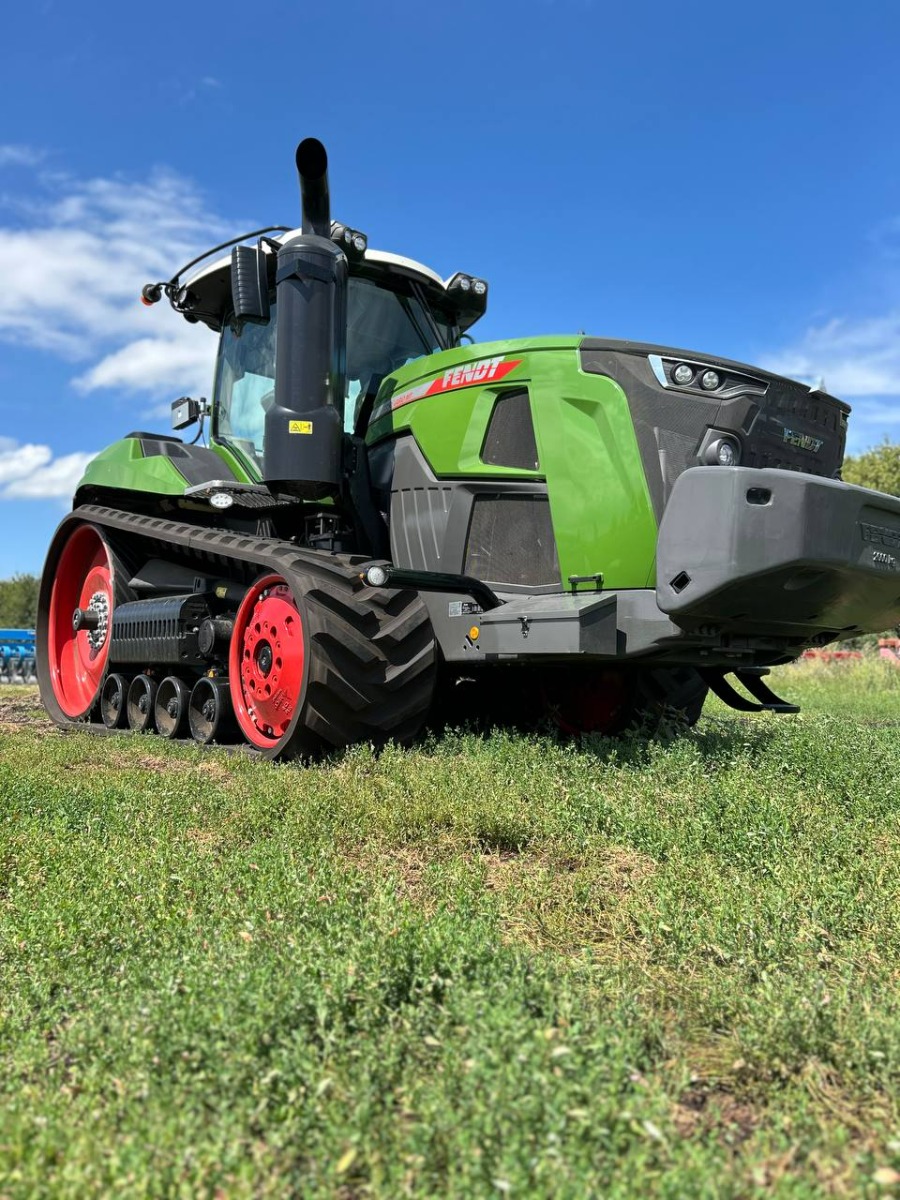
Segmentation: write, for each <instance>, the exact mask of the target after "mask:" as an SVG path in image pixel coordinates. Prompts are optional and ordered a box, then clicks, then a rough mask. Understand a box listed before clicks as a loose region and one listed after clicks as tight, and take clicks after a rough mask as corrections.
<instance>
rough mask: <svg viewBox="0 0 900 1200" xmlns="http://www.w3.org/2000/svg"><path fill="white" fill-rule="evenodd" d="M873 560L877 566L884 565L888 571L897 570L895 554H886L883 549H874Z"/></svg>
mask: <svg viewBox="0 0 900 1200" xmlns="http://www.w3.org/2000/svg"><path fill="white" fill-rule="evenodd" d="M872 562H873V563H874V564H875V566H876V567H884V568H885V570H887V571H896V570H897V560H896V558H894V556H893V554H885V552H884V551H883V550H873V551H872Z"/></svg>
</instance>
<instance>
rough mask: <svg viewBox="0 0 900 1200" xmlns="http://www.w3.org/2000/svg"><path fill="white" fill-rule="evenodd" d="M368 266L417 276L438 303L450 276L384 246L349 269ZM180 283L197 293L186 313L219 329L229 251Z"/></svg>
mask: <svg viewBox="0 0 900 1200" xmlns="http://www.w3.org/2000/svg"><path fill="white" fill-rule="evenodd" d="M302 232H303V230H302V229H291V230H288V231H287V232H286V233H281V234H279V235H278V236H277V237H273V238H271V239H267V240H266V241H264V242H263V243H262V245H263V250H264V252H265V253H269V254H271V253H273V251H272V250H271V248H270V247H269V245H268V244H267V243H268V241H269V240H271V241H273V242H278V243H279V244H281V243H284V242H287V241H290V240H291V238H295V237H299V235H300V234H301V233H302ZM367 267H368V268H372V269H374V271H375V272H377V273H378V274H386V275H396V276H401V277H405V278H408V279H409V278H411V279H415V280H417V281H418V282H419V283H420V284H421V285H422V286H423V287H424V288H425V289H426V291H427V293H428V294H429V297H430V298H431V299H433V300H436V301H437V302H438V303H440V302H441V301H442V300H443V299H444V298H445V297H446V296H447V285H448V283H449V282H450V279H451V278H452V276H450V277H448V278H447V279H446V280H444V279H441V277H440V275H438V273H437V272H436V271H432V269H431V268H430V267H426V266H425V265H424V263H420V262H416V261H415V260H414V259H412V258H405V257H404V256H403V255H401V254H391V253H389V252H388V251H386V250H370V249H368V248H367V249H366V252H365V254H364V255H363V257H362V259H360V260H357V261H356V262H352V263H351V264H350V273H351V274H363V273H367V272H366V271H365V268H367ZM183 286H184V287H186V288H188V289H189V290H190V291H192V292H193V293H194V294H195V295H196V296H197V304H196V306H195V307H194V308H193V309H192V311H191V312H190V314H188V315H189V316H190V317H194V318H196V319H197V320H199V321H202V322H203V323H204V325H208V326H209V328H210V329H215V330H219V329H221V328H222V323H223V321H224V319H225V314H226V313H227V312H228V310H229V308H230V307H231V255H230V254H227V255H225V256H224V257H222V258H218V259H216V260H215V261H214V262H212V263H209V264H208V265H206V266H203V267H201V268H200V269H199V270H198V271H195V272H194V274H193V275H191V276H189V277H188V278H187V279H185V280H184V282H183ZM448 307H449V308H450V309H454V310H455V308H456V305H455V304H449V305H448ZM477 319H478V318H477V317H475V316H473V317H472V318H471V319H468V320H467V319H466V318H465V317H463V318H461V319H460V322H459V325H460V329H467V328H468V327H469V326H470V325H474V323H475V321H476V320H477Z"/></svg>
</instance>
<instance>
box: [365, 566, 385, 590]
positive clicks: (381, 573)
mask: <svg viewBox="0 0 900 1200" xmlns="http://www.w3.org/2000/svg"><path fill="white" fill-rule="evenodd" d="M362 580H363V583H366V584H368V585H369V587H384V585H385V584H386V583H387V581H388V573H387V570H386V569H385V568H384V567H380V566H379V565H378V564H377V563H375V564H374V565H373V566H371V567H366V569H365V571H363V573H362Z"/></svg>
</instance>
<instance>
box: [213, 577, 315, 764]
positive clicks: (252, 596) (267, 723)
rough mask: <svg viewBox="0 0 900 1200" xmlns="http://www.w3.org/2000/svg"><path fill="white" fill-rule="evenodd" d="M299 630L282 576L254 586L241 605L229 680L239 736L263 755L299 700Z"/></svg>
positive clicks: (280, 733) (277, 739) (287, 723)
mask: <svg viewBox="0 0 900 1200" xmlns="http://www.w3.org/2000/svg"><path fill="white" fill-rule="evenodd" d="M303 661H304V646H303V627H302V625H301V622H300V613H299V612H298V611H297V605H296V602H295V600H294V597H293V595H292V594H291V589H290V588H289V587H288V585H287V584H286V583H285V581H284V579H282V577H281V576H280V575H267V576H266V577H265V579H260V580H257V582H256V583H254V584H253V586H252V587H251V588H250V590H249V591H248V592H247V595H246V596H245V597H244V599H243V600H242V601H241V606H240V608H239V609H238V612H237V616H236V617H235V621H234V632H233V633H232V635H231V651H230V654H229V668H228V674H229V678H230V683H231V703H232V706H233V707H234V711H235V715H236V716H237V720H238V724H239V725H240V727H241V732H242V733H243V735H244V737H245V738H246V739H247V741H248V742H250V744H251V745H253V746H257V747H259V748H260V749H262V750H268V749H271V748H272V747H273V746H276V745H277V744H278V743H279V742H280V741H281V739H282V738H283V737H284V735H285V734H286V733H287V731H288V728H289V727H290V724H291V721H292V720H293V718H294V714H295V713H296V711H297V709H298V707H299V705H300V703H301V699H302V696H303Z"/></svg>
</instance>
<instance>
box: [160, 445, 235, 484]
mask: <svg viewBox="0 0 900 1200" xmlns="http://www.w3.org/2000/svg"><path fill="white" fill-rule="evenodd" d="M140 442H141V453H142V454H143V456H144V458H155V457H157V456H160V457H162V458H168V459H171V461H172V465H173V466H174V467H175V469H176V470H177V471H178V473H179V474H180V475H182V476H183V477H184V479H185V480H186V481H187V482H188V483H189V484H198V483H206V481H207V480H209V479H229V478H230V479H235V478H236V476H235V474H234V472H233V471H231V470H230V468H229V467H228V466H227V464H226V463H225V462H224V460H223V459H221V458H219V456H218V454H216V452H215V451H214V450H208V449H207V448H206V447H205V446H185V445H184V444H183V443H182V442H179V441H177V440H176V441H173V440H172V439H171V438H168V437H164V436H156V435H154V436H152V437H150V436H145V437H142V438H141V439H140Z"/></svg>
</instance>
